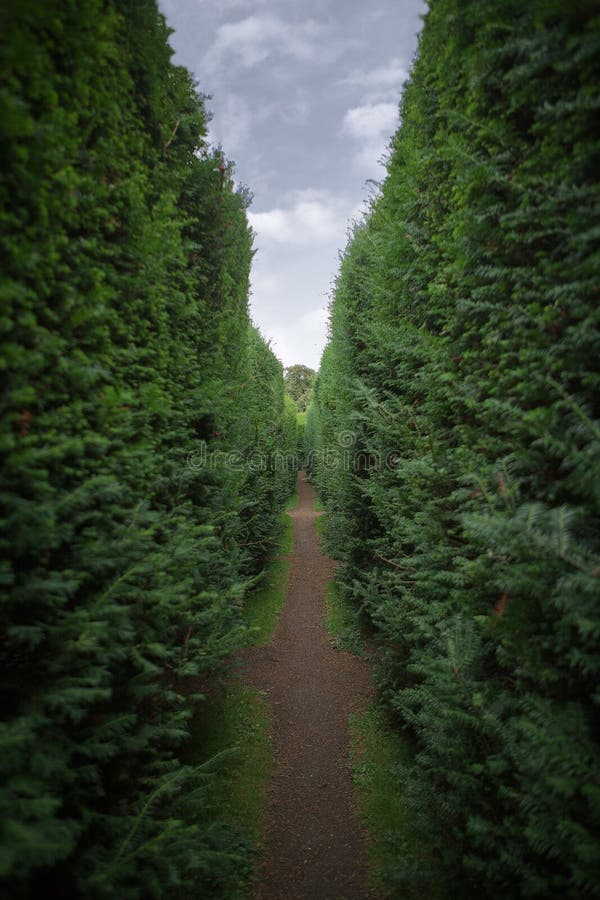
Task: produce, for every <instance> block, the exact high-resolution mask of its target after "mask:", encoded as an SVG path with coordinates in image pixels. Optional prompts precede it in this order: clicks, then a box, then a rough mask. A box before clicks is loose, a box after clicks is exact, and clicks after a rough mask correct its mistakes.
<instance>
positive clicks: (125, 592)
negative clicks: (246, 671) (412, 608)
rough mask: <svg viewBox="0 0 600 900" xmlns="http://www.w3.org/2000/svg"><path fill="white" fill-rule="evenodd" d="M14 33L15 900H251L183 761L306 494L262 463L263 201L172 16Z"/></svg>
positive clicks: (8, 503)
mask: <svg viewBox="0 0 600 900" xmlns="http://www.w3.org/2000/svg"><path fill="white" fill-rule="evenodd" d="M0 24H1V27H0V34H1V37H0V46H1V51H0V52H1V56H0V67H1V72H2V78H1V85H2V87H1V88H0V131H1V132H2V141H1V142H0V200H1V212H0V228H1V232H0V241H1V247H2V259H3V276H2V281H1V283H0V291H1V318H0V329H1V337H0V340H1V343H2V350H1V354H0V358H1V360H2V373H1V377H2V421H1V426H0V441H1V448H0V451H1V454H2V475H1V476H0V478H1V481H0V493H1V498H2V509H3V514H2V525H1V531H0V541H1V542H2V563H1V568H0V579H1V584H2V608H1V612H0V616H1V624H2V643H1V645H0V646H1V649H0V653H1V658H2V665H3V680H2V700H3V707H4V717H3V723H2V725H1V727H0V769H1V770H2V774H3V785H2V788H0V808H1V810H2V825H1V828H2V842H1V850H0V875H1V876H2V881H1V885H2V886H1V887H0V889H1V890H2V891H3V895H5V896H10V897H11V898H15V900H18V898H32V897H37V896H46V895H47V893H48V892H49V891H51V890H54V891H55V892H56V893H57V894H58V895H59V896H61V897H63V898H68V897H98V898H101V897H114V896H118V897H120V898H121V897H123V898H135V897H140V898H142V897H143V898H146V897H164V896H165V895H166V893H167V892H168V891H170V890H171V889H174V888H176V887H177V886H179V885H182V884H189V885H194V890H196V891H200V893H203V895H205V896H206V895H210V896H224V897H231V896H234V893H235V890H234V887H235V885H237V883H238V881H239V880H240V878H241V877H242V876H243V875H244V873H247V871H248V869H249V866H250V861H249V849H248V848H247V847H246V846H245V845H244V844H243V842H242V841H241V840H240V838H239V836H238V835H236V834H235V832H233V831H232V830H231V829H229V828H228V827H226V826H225V825H224V824H223V823H222V822H219V821H218V819H216V818H215V816H214V814H213V813H212V812H211V810H210V808H206V806H205V804H204V803H203V796H204V795H203V790H204V788H203V785H205V784H206V780H207V778H209V777H210V769H211V767H212V766H213V765H217V764H218V761H215V762H214V764H210V765H208V766H205V767H204V768H201V769H197V768H191V767H186V766H182V765H181V763H180V761H179V759H178V748H179V746H180V745H181V743H182V741H183V740H184V739H185V737H186V735H187V723H188V721H189V718H190V716H191V713H192V708H193V707H194V704H195V702H197V701H201V694H202V691H203V690H204V688H205V686H206V684H207V683H208V679H209V678H210V677H211V676H212V674H213V673H214V672H215V671H217V670H218V669H219V668H220V667H221V666H222V664H223V661H224V659H225V658H226V656H227V654H229V653H230V652H231V650H232V649H233V648H234V647H235V646H236V643H237V641H238V638H239V636H240V634H241V631H242V625H241V619H240V607H241V605H242V604H243V595H244V590H245V586H246V585H247V584H248V583H249V581H250V580H253V579H254V577H255V576H256V573H257V572H258V571H259V570H260V568H261V566H262V563H263V561H264V560H265V559H266V558H267V556H268V554H269V552H270V549H271V548H272V546H273V543H274V541H275V540H276V535H275V533H274V526H275V523H276V521H277V515H278V512H279V510H280V509H281V507H282V504H283V501H284V499H285V496H286V493H287V492H289V490H290V480H291V479H292V475H291V474H290V473H289V472H287V473H283V474H282V473H280V472H275V473H273V471H272V470H268V469H265V468H264V467H263V468H261V469H260V470H259V471H257V472H256V473H252V474H251V473H250V472H249V469H248V466H247V465H246V464H245V462H246V460H247V458H248V457H249V456H250V455H251V454H252V453H253V452H254V450H255V449H256V448H257V447H258V449H261V450H262V449H263V445H264V444H265V441H266V442H267V444H268V446H269V448H270V449H272V448H273V447H278V446H279V444H280V443H281V444H282V445H283V444H284V443H285V441H284V434H287V431H286V429H288V430H289V425H288V424H286V423H287V419H286V417H285V414H284V408H283V374H282V371H281V366H280V365H279V364H278V363H277V361H276V360H275V358H274V357H273V355H272V353H271V352H270V351H269V350H268V349H267V347H266V346H265V345H264V342H262V339H260V338H259V337H258V336H257V335H256V333H255V331H254V330H253V329H252V328H251V327H250V324H249V321H248V312H247V296H248V276H249V268H250V261H251V255H252V249H251V244H252V239H251V232H250V229H249V227H248V223H247V220H246V213H245V207H246V205H247V196H246V193H245V192H244V191H243V190H242V191H238V190H236V189H235V188H234V184H233V180H232V167H231V164H230V163H228V162H227V161H226V160H225V159H224V158H223V156H222V155H221V153H220V152H216V151H213V150H212V149H211V148H210V147H209V146H208V144H207V142H206V112H205V109H204V105H203V98H202V97H201V96H200V95H199V94H198V93H197V90H196V88H195V86H194V84H193V82H192V80H191V77H190V75H189V73H188V72H187V71H186V70H185V69H183V68H181V67H178V66H174V65H173V64H172V63H171V61H170V57H171V49H170V47H169V46H168V43H167V38H168V30H167V28H166V26H165V23H164V20H163V18H162V16H160V15H159V13H158V11H157V7H156V3H155V2H154V0H110V2H100V0H87V2H85V3H83V4H78V3H75V2H65V0H61V2H58V0H30V2H26V3H23V4H21V3H19V4H17V3H9V8H8V9H5V10H3V12H2V14H0ZM248 410H252V413H251V416H252V422H251V424H249V419H248ZM287 439H288V438H286V440H287ZM289 440H293V439H292V438H289ZM228 453H229V454H231V453H234V454H237V455H238V456H237V457H236V459H238V458H240V459H242V460H243V461H244V464H243V465H241V466H240V465H235V466H234V465H231V464H230V460H229V457H227V454H228ZM228 460H229V461H228ZM271 468H272V469H273V467H271ZM286 479H287V480H286ZM256 521H259V522H261V531H260V535H259V540H255V538H254V537H252V536H253V535H255V534H256V529H255V527H254V524H253V523H254V522H256Z"/></svg>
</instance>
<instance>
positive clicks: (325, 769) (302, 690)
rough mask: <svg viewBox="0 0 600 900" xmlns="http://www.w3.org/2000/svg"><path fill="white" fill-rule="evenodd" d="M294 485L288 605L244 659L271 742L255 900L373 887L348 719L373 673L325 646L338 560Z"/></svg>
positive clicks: (308, 897) (341, 894) (305, 491)
mask: <svg viewBox="0 0 600 900" xmlns="http://www.w3.org/2000/svg"><path fill="white" fill-rule="evenodd" d="M298 489H299V502H298V505H297V506H296V508H295V509H294V510H292V512H291V513H290V515H291V517H292V519H293V528H294V552H293V554H292V556H291V557H290V561H291V570H290V579H289V588H288V593H287V597H286V602H285V606H284V607H283V609H282V612H281V615H280V618H279V622H278V625H277V628H276V630H275V633H274V636H273V639H272V641H271V643H269V644H267V645H265V646H263V647H255V648H253V649H252V650H250V651H249V652H248V653H247V655H246V656H245V659H246V664H247V675H246V679H247V681H248V682H249V683H250V684H252V685H253V686H254V687H256V688H258V689H259V690H261V691H264V692H265V694H266V696H267V699H268V702H269V705H270V708H271V714H272V719H273V729H274V733H273V741H274V748H275V772H274V776H273V779H272V783H271V786H270V790H269V800H268V809H267V823H266V834H265V853H264V863H263V866H262V870H261V879H260V884H259V887H258V891H257V895H256V900H284V898H285V900H359V898H360V900H363V898H369V897H376V896H377V892H376V891H375V889H374V888H373V886H372V885H371V884H370V880H369V874H370V873H369V869H368V866H367V864H366V861H365V856H364V841H365V836H364V834H363V832H362V830H361V827H360V825H359V822H358V818H357V814H356V809H355V805H356V804H355V797H354V794H353V785H352V782H351V778H350V772H349V769H348V762H347V757H348V739H349V737H348V725H347V722H348V716H349V715H350V713H351V712H353V711H355V710H357V709H360V708H362V707H364V705H365V703H366V701H367V699H368V698H369V696H370V695H371V693H372V686H371V677H370V670H369V666H368V664H367V663H365V662H364V661H363V660H361V659H358V658H357V657H355V656H353V655H352V654H350V653H347V652H345V651H340V650H335V649H334V648H333V647H332V645H331V642H330V639H329V637H328V634H327V631H326V629H325V623H324V612H325V601H324V594H325V587H326V585H327V583H328V582H329V581H331V579H332V577H333V573H334V566H335V563H334V561H333V560H332V559H330V558H329V557H326V556H324V555H323V553H322V552H321V550H320V547H319V543H318V539H317V534H316V530H315V518H316V516H317V515H318V513H316V512H315V511H314V508H313V499H314V491H313V489H312V487H311V486H310V485H309V484H308V483H307V482H306V481H305V479H304V477H303V475H302V474H301V475H300V479H299V483H298Z"/></svg>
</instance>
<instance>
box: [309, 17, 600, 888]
mask: <svg viewBox="0 0 600 900" xmlns="http://www.w3.org/2000/svg"><path fill="white" fill-rule="evenodd" d="M599 51H600V21H599V19H598V16H597V10H596V9H595V7H594V5H593V4H591V3H578V4H575V5H573V6H571V7H569V8H567V7H566V6H565V4H563V3H558V2H556V3H554V2H546V0H544V2H542V0H538V2H532V3H528V4H522V3H514V2H508V0H501V2H493V3H492V2H487V0H483V2H482V0H472V2H458V0H437V2H432V3H431V4H430V10H429V13H428V15H427V17H426V20H425V26H424V30H423V33H422V37H421V41H420V50H419V55H418V58H417V60H416V62H415V65H414V68H413V71H412V75H411V78H410V81H409V82H408V84H407V85H406V90H405V93H404V97H403V102H402V109H401V122H402V124H401V127H400V128H399V130H398V132H397V134H396V135H395V137H394V139H393V143H392V147H391V153H390V157H389V161H388V166H387V168H388V173H387V178H386V180H385V182H384V184H383V187H382V191H381V195H380V196H379V197H378V198H377V199H376V200H375V201H374V202H373V205H372V209H371V211H370V214H369V216H368V218H367V220H366V221H365V222H364V223H362V224H360V225H358V226H357V227H356V229H355V233H354V235H353V237H352V239H351V241H350V243H349V246H348V248H347V251H346V253H345V256H344V259H343V261H342V266H341V270H340V274H339V278H338V282H337V286H336V292H335V299H334V303H333V309H332V322H331V326H332V337H331V342H330V344H329V347H328V349H327V350H326V352H325V355H324V357H323V362H322V366H321V370H320V373H319V378H318V381H317V385H316V388H315V395H314V400H313V407H312V410H311V411H310V413H309V429H308V430H309V434H310V435H312V437H311V440H312V448H313V451H314V454H313V468H312V471H313V478H314V479H316V482H317V484H318V486H319V488H320V491H321V493H322V496H323V498H324V500H325V502H326V505H327V509H328V513H329V516H328V520H329V535H328V539H329V543H330V546H331V548H332V550H333V551H334V552H336V553H337V554H338V555H339V556H340V557H341V558H342V559H343V560H344V561H345V564H346V565H345V569H344V574H343V583H344V586H345V590H346V592H347V594H348V595H349V596H351V597H352V598H353V599H354V600H355V601H356V603H358V604H359V605H360V606H361V608H362V609H363V610H364V611H365V613H366V614H367V615H368V617H369V618H370V620H371V622H372V623H373V625H374V627H375V629H376V632H377V635H378V638H379V641H380V646H381V663H380V673H379V677H380V685H381V689H382V693H383V695H384V697H385V698H386V700H387V702H388V705H389V707H390V709H391V710H392V711H393V713H394V715H395V717H396V720H397V723H398V726H399V727H401V728H404V729H407V730H408V731H410V732H411V733H412V734H413V736H414V737H415V739H416V745H417V754H416V758H415V762H414V765H413V766H411V767H409V768H408V770H407V771H406V772H404V773H403V774H402V777H403V778H405V779H406V781H407V786H408V787H407V793H408V795H409V796H411V797H412V799H413V802H414V805H415V808H416V810H417V812H418V816H419V818H420V821H421V828H422V832H423V836H424V838H425V839H428V840H429V841H430V842H431V844H432V846H433V849H434V851H435V852H436V854H437V858H438V859H439V866H440V868H439V871H436V872H435V873H434V872H432V871H428V870H425V869H424V868H421V870H420V871H415V866H414V861H411V860H410V859H407V858H406V857H405V855H404V854H403V853H402V848H400V847H399V848H398V857H399V858H398V869H397V880H398V890H399V891H401V890H402V889H403V888H402V886H403V885H406V884H407V883H412V884H414V883H415V882H416V883H418V884H421V886H422V887H423V889H424V890H426V886H427V883H428V881H429V882H431V881H432V880H438V883H439V878H440V872H441V873H442V875H441V877H442V878H443V880H445V881H446V882H447V884H448V885H449V892H451V893H452V894H453V895H454V896H456V895H458V896H461V897H475V896H478V897H481V896H484V897H493V898H506V897H528V898H540V900H541V898H550V897H552V898H559V897H572V898H581V897H592V896H598V892H599V885H600V878H599V874H600V873H599V871H598V861H599V859H600V852H599V851H600V846H599V840H598V826H599V824H600V822H599V810H600V804H599V800H600V794H599V788H598V781H597V776H598V771H599V762H600V758H599V757H600V754H599V752H598V743H597V726H596V725H594V722H595V720H597V713H598V711H597V706H598V689H597V685H598V674H599V660H600V654H599V649H600V648H599V637H600V616H599V609H598V600H599V597H600V586H599V582H598V577H599V573H600V546H599V543H600V542H599V531H598V511H599V506H600V443H599V438H600V407H599V405H598V396H599V392H598V387H599V378H598V363H599V359H600V352H599V351H600V338H599V328H598V325H599V319H600V312H599V309H600V308H599V305H598V281H597V278H598V263H599V252H598V234H599V231H598V225H599V222H598V189H597V167H598V160H599V159H600V144H599V142H598V139H597V134H598V130H597V124H598V102H597V85H598V81H599V76H600V71H599V60H600V53H599ZM346 447H350V448H351V453H350V454H349V455H348V454H346V456H345V455H344V453H345V449H344V448H346ZM403 856H404V858H403Z"/></svg>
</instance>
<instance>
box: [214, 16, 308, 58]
mask: <svg viewBox="0 0 600 900" xmlns="http://www.w3.org/2000/svg"><path fill="white" fill-rule="evenodd" d="M322 34H323V27H322V26H321V25H319V23H318V22H316V21H315V20H314V19H307V20H306V21H305V22H300V23H298V24H294V25H290V24H288V23H286V22H284V21H282V20H281V19H279V18H277V17H276V16H271V15H252V16H248V17H247V18H245V19H240V20H239V21H237V22H226V23H224V24H223V25H220V26H219V27H218V29H217V32H216V38H215V41H214V43H213V45H212V47H211V48H210V50H209V51H208V54H207V56H206V60H205V63H206V65H207V67H208V68H209V69H213V70H214V69H218V68H219V67H220V66H222V65H223V64H224V63H225V61H227V63H228V64H231V62H232V61H233V60H236V61H237V62H238V63H240V64H241V65H242V66H243V67H245V68H252V67H253V66H256V65H258V64H259V63H262V62H264V61H265V60H266V59H268V58H269V57H272V56H275V55H283V56H291V57H292V58H293V59H296V60H300V61H303V62H309V61H312V60H314V59H316V58H317V57H318V49H317V46H316V42H317V40H318V38H320V37H321V35H322Z"/></svg>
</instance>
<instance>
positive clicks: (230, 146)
mask: <svg viewBox="0 0 600 900" xmlns="http://www.w3.org/2000/svg"><path fill="white" fill-rule="evenodd" d="M255 124H256V121H255V118H254V116H253V114H252V112H251V110H250V107H249V105H248V104H247V103H245V102H244V100H243V99H242V98H241V97H239V96H238V95H237V94H233V93H230V94H225V97H224V99H223V101H222V102H221V103H220V104H219V114H218V116H216V117H215V118H214V119H213V120H212V121H211V122H210V124H209V137H210V139H211V141H212V142H213V143H215V144H222V145H223V147H224V148H225V149H226V152H227V155H228V156H235V154H236V153H238V151H239V150H242V149H243V148H244V145H245V144H246V142H247V140H248V137H249V135H250V132H251V130H252V127H253V125H255Z"/></svg>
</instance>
